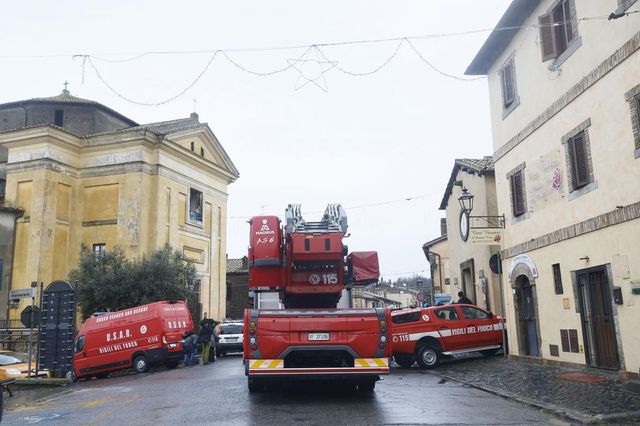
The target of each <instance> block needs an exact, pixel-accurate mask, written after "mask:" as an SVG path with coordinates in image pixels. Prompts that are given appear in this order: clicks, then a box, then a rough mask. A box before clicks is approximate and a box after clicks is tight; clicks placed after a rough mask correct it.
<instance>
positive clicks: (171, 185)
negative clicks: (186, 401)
mask: <svg viewBox="0 0 640 426" xmlns="http://www.w3.org/2000/svg"><path fill="white" fill-rule="evenodd" d="M238 176H239V174H238V170H237V169H236V167H235V166H234V164H233V162H232V161H231V159H230V158H229V156H228V155H227V153H226V152H225V150H224V148H223V147H222V145H221V144H220V142H219V141H218V139H217V138H216V136H215V135H214V134H213V132H212V131H211V129H210V128H209V126H208V125H207V124H206V123H200V122H199V119H198V115H197V114H195V113H193V114H191V116H190V117H189V118H184V119H177V120H171V121H164V122H159V123H150V124H144V125H140V124H138V123H136V122H134V121H133V120H131V119H129V118H127V117H125V116H123V115H122V114H120V113H118V112H116V111H114V110H112V109H110V108H108V107H106V106H104V105H102V104H100V103H98V102H94V101H90V100H86V99H81V98H78V97H75V96H72V95H71V94H70V93H69V91H68V90H66V89H65V90H63V92H62V94H60V95H58V96H54V97H49V98H35V99H29V100H24V101H18V102H11V103H6V104H1V105H0V184H1V185H0V186H2V187H3V189H4V208H7V209H8V208H10V209H12V211H16V210H18V211H20V210H21V215H20V216H19V217H18V218H17V219H15V220H14V222H15V229H14V231H13V240H14V247H13V253H12V254H13V256H12V257H13V259H12V262H10V263H12V265H8V264H7V260H6V259H5V260H4V262H3V264H4V269H5V273H2V274H0V277H3V279H4V282H3V283H2V285H1V289H2V290H1V291H2V292H1V293H0V298H2V299H1V301H2V304H4V302H5V301H7V309H1V308H0V319H1V318H3V317H6V318H9V319H14V318H19V314H20V312H21V311H22V309H23V308H24V306H25V305H26V304H27V303H30V300H29V301H27V299H23V300H22V301H21V302H20V304H16V303H13V302H11V301H9V300H8V290H9V289H12V290H15V289H21V288H28V287H30V283H31V282H32V281H37V282H44V283H45V285H46V284H48V283H50V282H52V281H54V280H64V279H66V278H67V277H68V274H69V272H70V271H71V270H72V269H74V268H75V267H77V265H78V261H79V257H80V250H81V246H82V245H83V244H84V245H86V246H87V247H89V248H92V249H93V250H94V251H96V252H100V251H103V250H109V249H110V248H112V247H114V246H116V245H117V246H119V247H121V248H122V249H123V250H124V251H125V253H126V254H127V256H130V257H137V256H141V255H143V254H144V253H147V252H149V251H150V250H153V249H155V248H160V247H162V246H163V245H165V244H166V243H169V244H171V245H172V246H173V247H175V248H178V249H181V250H183V252H184V253H185V254H186V255H187V256H188V257H190V258H192V259H193V260H194V262H195V266H196V270H197V274H198V280H199V282H196V286H195V287H196V288H195V291H196V292H198V293H199V300H200V304H201V310H202V312H207V313H208V315H209V317H212V318H217V319H220V318H223V317H224V316H225V310H226V309H225V304H226V285H225V282H226V280H225V276H226V219H225V218H226V211H227V197H228V194H227V187H228V185H229V184H230V183H232V182H234V181H235V180H236V179H237V178H238ZM12 220H13V219H12ZM0 261H1V259H0ZM7 268H10V273H7V272H6V270H7ZM0 306H1V305H0Z"/></svg>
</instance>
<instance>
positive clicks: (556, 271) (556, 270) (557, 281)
mask: <svg viewBox="0 0 640 426" xmlns="http://www.w3.org/2000/svg"><path fill="white" fill-rule="evenodd" d="M551 267H552V268H553V285H554V288H555V291H556V294H562V293H564V290H563V288H562V275H561V274H560V264H559V263H554V264H553V265H551Z"/></svg>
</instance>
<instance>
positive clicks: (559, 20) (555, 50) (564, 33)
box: [538, 0, 576, 62]
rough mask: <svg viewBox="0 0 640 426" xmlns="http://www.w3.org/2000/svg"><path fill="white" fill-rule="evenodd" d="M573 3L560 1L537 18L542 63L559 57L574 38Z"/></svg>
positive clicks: (571, 0) (565, 0) (571, 1)
mask: <svg viewBox="0 0 640 426" xmlns="http://www.w3.org/2000/svg"><path fill="white" fill-rule="evenodd" d="M573 1H574V0H560V1H558V2H557V3H556V5H555V6H554V7H553V8H552V9H551V10H550V11H549V12H547V13H545V14H544V15H542V16H540V17H538V25H539V27H540V41H541V46H542V61H543V62H545V61H548V60H550V59H554V58H557V57H558V56H560V55H561V54H562V52H564V51H565V50H567V47H568V46H569V44H570V43H571V42H572V41H573V39H574V38H575V34H574V29H575V28H574V25H575V23H576V17H575V8H574V5H573Z"/></svg>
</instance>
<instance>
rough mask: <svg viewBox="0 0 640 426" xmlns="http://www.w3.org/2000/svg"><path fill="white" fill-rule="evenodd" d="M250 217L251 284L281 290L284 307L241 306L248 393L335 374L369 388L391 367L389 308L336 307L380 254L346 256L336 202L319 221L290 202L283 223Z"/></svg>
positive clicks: (368, 278) (370, 272)
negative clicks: (270, 385) (278, 382)
mask: <svg viewBox="0 0 640 426" xmlns="http://www.w3.org/2000/svg"><path fill="white" fill-rule="evenodd" d="M249 223H250V233H251V234H250V246H249V256H248V257H249V289H250V291H253V292H278V294H279V297H280V301H281V303H282V304H283V305H284V307H285V309H272V310H259V309H247V310H246V311H245V315H244V333H245V335H244V345H243V357H244V364H245V372H246V375H247V378H248V386H249V391H250V392H256V391H260V390H263V389H265V385H268V383H269V382H270V381H274V380H284V379H286V380H291V379H315V380H317V379H339V380H345V381H348V382H350V383H352V384H355V385H357V387H358V389H359V390H361V391H365V392H366V391H369V392H370V391H373V389H374V387H375V384H376V381H377V380H379V379H380V375H383V374H388V373H389V357H390V356H391V347H390V343H391V342H390V340H389V339H390V332H389V325H390V320H391V316H390V312H389V310H388V309H383V308H374V309H350V308H348V309H337V308H336V306H337V305H338V301H339V300H340V297H341V296H342V294H343V290H345V288H347V287H351V286H358V285H366V284H370V283H373V282H377V281H378V278H379V267H378V255H377V253H376V252H353V253H351V254H349V255H347V252H348V249H347V247H346V245H344V244H343V239H344V238H345V234H346V232H347V215H346V213H345V211H344V209H343V208H342V207H341V206H340V205H339V204H330V205H329V206H327V208H326V210H325V212H324V215H323V216H322V219H321V220H320V221H319V222H306V221H305V220H304V219H303V218H302V215H301V212H300V206H299V205H297V204H293V205H291V204H290V205H289V206H288V207H287V210H286V213H285V224H284V226H282V225H281V222H280V219H279V218H278V217H277V216H256V217H253V218H252V219H251V221H250V222H249Z"/></svg>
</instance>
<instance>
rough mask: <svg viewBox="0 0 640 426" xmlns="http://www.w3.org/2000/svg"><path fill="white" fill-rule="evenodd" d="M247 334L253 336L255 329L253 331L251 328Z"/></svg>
mask: <svg viewBox="0 0 640 426" xmlns="http://www.w3.org/2000/svg"><path fill="white" fill-rule="evenodd" d="M249 334H250V335H251V336H253V335H254V334H256V330H255V329H253V328H250V329H249Z"/></svg>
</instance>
